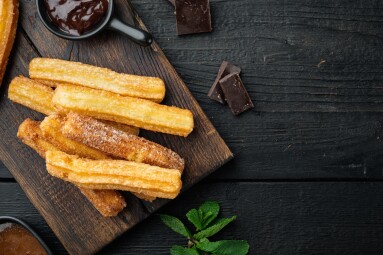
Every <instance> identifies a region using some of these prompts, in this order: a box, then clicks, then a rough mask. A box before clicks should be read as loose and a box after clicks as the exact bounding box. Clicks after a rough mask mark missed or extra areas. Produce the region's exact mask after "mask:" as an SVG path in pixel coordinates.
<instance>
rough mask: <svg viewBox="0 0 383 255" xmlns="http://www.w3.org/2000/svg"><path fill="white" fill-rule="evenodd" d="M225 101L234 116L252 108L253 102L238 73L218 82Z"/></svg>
mask: <svg viewBox="0 0 383 255" xmlns="http://www.w3.org/2000/svg"><path fill="white" fill-rule="evenodd" d="M219 84H220V86H221V89H222V91H223V93H224V94H225V100H226V102H227V104H228V105H229V107H230V110H231V112H232V113H233V114H234V115H238V114H240V113H242V112H244V111H246V110H248V109H251V108H254V105H253V102H252V101H251V98H250V96H249V94H248V93H247V90H246V88H245V86H244V85H243V83H242V80H241V77H239V74H238V73H232V74H229V75H227V76H226V77H224V78H222V79H221V80H219Z"/></svg>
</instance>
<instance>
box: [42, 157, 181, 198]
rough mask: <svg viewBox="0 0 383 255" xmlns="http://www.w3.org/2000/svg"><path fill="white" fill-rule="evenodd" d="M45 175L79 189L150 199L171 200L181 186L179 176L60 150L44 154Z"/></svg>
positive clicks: (176, 172)
mask: <svg viewBox="0 0 383 255" xmlns="http://www.w3.org/2000/svg"><path fill="white" fill-rule="evenodd" d="M46 162H47V170H48V172H49V173H50V174H51V175H53V176H56V177H58V178H61V179H63V180H66V181H69V182H72V183H74V184H76V185H78V186H80V187H85V188H92V189H118V190H127V191H131V192H136V193H139V194H144V195H147V196H151V197H161V198H170V199H172V198H175V197H176V196H177V195H178V194H179V192H180V190H181V187H182V182H181V173H180V172H179V171H176V170H175V169H165V168H161V167H157V166H150V165H147V164H143V163H136V162H131V161H125V160H110V159H103V160H91V159H85V158H80V157H78V156H73V155H69V154H66V153H64V152H60V151H47V153H46Z"/></svg>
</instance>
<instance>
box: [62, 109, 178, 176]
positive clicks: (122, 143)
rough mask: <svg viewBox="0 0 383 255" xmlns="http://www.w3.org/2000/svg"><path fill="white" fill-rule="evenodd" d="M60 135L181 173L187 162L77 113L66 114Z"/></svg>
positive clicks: (105, 151)
mask: <svg viewBox="0 0 383 255" xmlns="http://www.w3.org/2000/svg"><path fill="white" fill-rule="evenodd" d="M61 131H62V133H63V134H64V136H66V137H67V138H69V139H71V140H74V141H77V142H79V143H82V144H85V145H87V146H89V147H91V148H94V149H97V150H99V151H102V152H104V153H107V154H109V155H112V156H114V157H118V158H123V159H127V160H129V161H135V162H141V163H145V164H149V165H154V166H159V167H163V168H170V169H177V170H179V171H181V173H182V171H183V169H184V166H185V162H184V160H183V159H182V158H181V157H180V156H179V155H178V154H177V153H175V152H174V151H172V150H170V149H168V148H165V147H163V146H161V145H159V144H157V143H154V142H151V141H149V140H147V139H145V138H142V137H138V136H135V135H130V134H128V133H126V132H123V131H120V130H118V129H115V128H114V127H112V126H108V125H105V124H104V123H101V122H100V121H97V120H95V119H93V118H91V117H87V116H84V115H79V114H77V113H72V112H71V113H68V114H67V116H66V118H65V121H64V124H63V126H62V130H61ZM79 155H80V154H79ZM80 156H81V155H80Z"/></svg>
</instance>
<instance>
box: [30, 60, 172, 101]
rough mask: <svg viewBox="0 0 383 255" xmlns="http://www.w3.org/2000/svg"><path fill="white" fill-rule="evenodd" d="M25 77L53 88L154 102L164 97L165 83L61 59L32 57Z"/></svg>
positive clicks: (153, 78) (151, 78)
mask: <svg viewBox="0 0 383 255" xmlns="http://www.w3.org/2000/svg"><path fill="white" fill-rule="evenodd" d="M29 75H30V77H31V78H32V79H39V80H45V81H47V82H48V85H53V86H57V84H67V85H68V84H72V85H78V86H85V87H90V88H94V89H101V90H106V91H111V92H114V93H117V94H120V95H123V96H131V97H137V98H144V99H148V100H151V101H154V102H161V101H162V100H163V98H164V97H165V84H164V82H163V81H162V80H161V79H160V78H156V77H146V76H137V75H131V74H123V73H117V72H114V71H112V70H110V69H107V68H101V67H96V66H91V65H87V64H82V63H79V62H73V61H66V60H61V59H52V58H35V59H33V60H32V61H31V62H30V64H29Z"/></svg>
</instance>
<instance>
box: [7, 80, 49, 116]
mask: <svg viewBox="0 0 383 255" xmlns="http://www.w3.org/2000/svg"><path fill="white" fill-rule="evenodd" d="M53 94H54V91H53V89H51V88H49V87H47V86H44V85H41V84H40V83H38V82H35V81H33V80H31V79H28V78H26V77H23V76H19V77H15V78H14V79H13V80H12V81H11V84H10V85H9V89H8V98H9V99H10V100H12V101H13V102H15V103H19V104H22V105H24V106H26V107H28V108H31V109H32V110H35V111H38V112H41V113H43V114H45V115H50V114H53V113H55V112H56V111H57V109H56V108H55V106H54V105H53V103H52V98H53Z"/></svg>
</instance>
